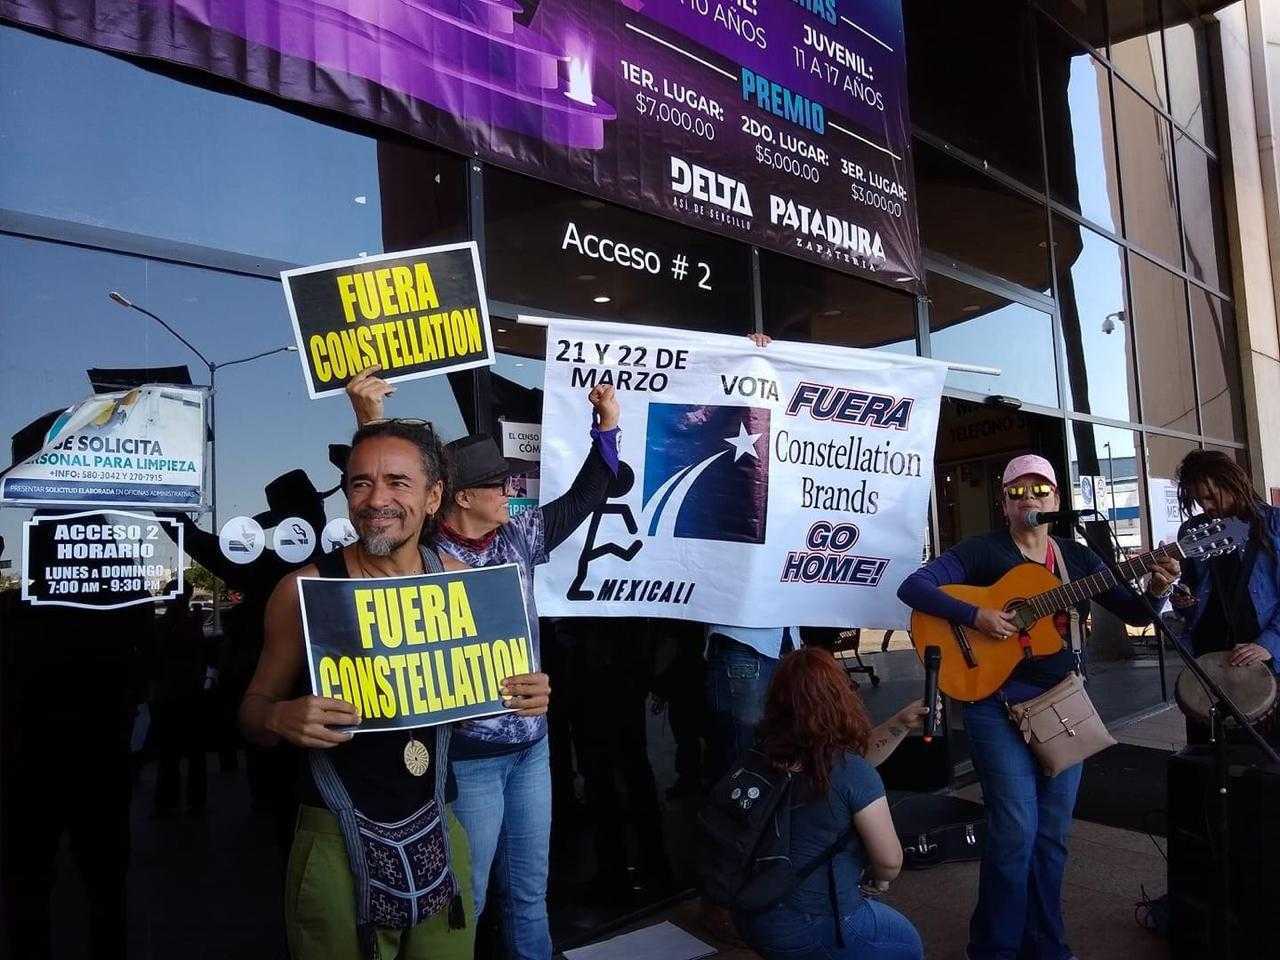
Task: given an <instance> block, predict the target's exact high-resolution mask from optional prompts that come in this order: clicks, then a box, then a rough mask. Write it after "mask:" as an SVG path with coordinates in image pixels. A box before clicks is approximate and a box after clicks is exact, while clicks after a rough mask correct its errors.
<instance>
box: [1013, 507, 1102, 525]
mask: <svg viewBox="0 0 1280 960" xmlns="http://www.w3.org/2000/svg"><path fill="white" fill-rule="evenodd" d="M1097 512H1098V511H1097V510H1092V509H1090V510H1028V511H1027V512H1026V513H1025V514H1023V518H1024V519H1025V520H1026V522H1027V526H1028V527H1038V526H1041V525H1043V524H1046V523H1053V522H1054V521H1056V520H1079V519H1080V518H1081V517H1087V516H1089V514H1096V513H1097Z"/></svg>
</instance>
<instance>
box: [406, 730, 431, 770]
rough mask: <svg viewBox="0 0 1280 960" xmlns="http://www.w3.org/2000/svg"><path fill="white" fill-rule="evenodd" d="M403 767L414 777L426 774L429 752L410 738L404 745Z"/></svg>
mask: <svg viewBox="0 0 1280 960" xmlns="http://www.w3.org/2000/svg"><path fill="white" fill-rule="evenodd" d="M404 765H405V767H406V768H407V769H408V771H409V772H410V773H412V774H413V775H414V776H415V777H420V776H422V775H423V774H424V773H426V772H427V767H429V766H431V752H430V751H429V750H427V745H426V744H425V743H423V742H422V741H420V740H415V739H413V738H412V737H410V738H409V742H408V743H406V744H405V745H404Z"/></svg>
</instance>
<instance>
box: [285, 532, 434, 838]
mask: <svg viewBox="0 0 1280 960" xmlns="http://www.w3.org/2000/svg"><path fill="white" fill-rule="evenodd" d="M422 551H423V557H422V562H423V565H424V567H425V569H426V572H427V573H439V572H441V571H442V570H443V569H444V567H443V565H442V564H441V562H440V558H439V556H438V555H437V554H436V553H435V552H434V551H428V550H427V549H426V548H422ZM316 571H317V573H318V575H319V576H321V577H329V578H334V579H347V578H349V577H350V576H351V574H350V573H349V572H348V571H347V563H346V559H345V558H344V556H343V551H342V550H334V551H333V552H332V553H327V554H325V555H324V556H322V557H320V558H319V559H317V560H316ZM310 692H311V691H310V690H303V691H302V692H301V693H300V694H299V695H303V694H306V693H310ZM439 733H440V731H439V730H438V728H436V727H420V728H418V729H416V730H412V731H410V730H393V731H378V732H374V733H357V734H356V735H355V736H354V737H352V738H351V739H350V740H349V741H348V742H346V743H344V744H341V745H340V746H337V747H333V748H331V749H329V750H328V751H327V753H328V755H329V759H330V760H331V761H333V767H334V769H335V770H336V771H337V772H338V776H339V777H340V778H341V779H342V783H343V785H344V786H345V787H346V788H347V793H349V794H350V795H351V801H352V804H353V805H354V806H355V808H356V809H357V810H359V811H360V812H361V813H363V814H364V815H365V816H366V817H369V818H370V819H372V820H377V821H380V822H382V823H395V822H397V821H400V820H403V819H404V818H405V817H408V816H410V815H411V814H413V813H415V812H416V811H417V810H419V809H420V808H421V807H422V806H423V805H424V804H426V803H427V802H428V801H429V800H431V799H432V797H433V795H434V792H435V785H436V764H437V763H440V762H445V761H446V757H445V756H444V754H445V753H446V752H447V748H446V749H445V750H441V749H438V747H439V745H440V742H441V739H442V738H441V737H440V736H439ZM411 734H412V736H413V738H414V739H416V740H418V741H419V742H421V743H424V744H426V747H427V749H428V750H429V751H430V752H431V763H430V766H429V767H428V768H427V772H426V773H425V774H423V775H422V776H420V777H415V776H414V775H413V774H411V773H410V772H409V770H408V768H407V767H405V765H404V748H405V744H407V743H408V742H409V738H410V735H411ZM300 766H301V768H302V783H301V786H300V790H301V799H302V802H303V803H305V804H307V805H308V806H312V807H319V808H320V809H322V810H323V809H325V803H324V799H323V798H322V797H321V796H320V790H319V788H317V787H316V784H315V780H314V778H313V777H312V774H311V764H309V763H303V764H301V765H300ZM447 793H448V791H447V790H446V794H447ZM441 799H442V800H444V801H445V802H448V799H449V798H448V796H447V795H446V796H445V797H442V798H441Z"/></svg>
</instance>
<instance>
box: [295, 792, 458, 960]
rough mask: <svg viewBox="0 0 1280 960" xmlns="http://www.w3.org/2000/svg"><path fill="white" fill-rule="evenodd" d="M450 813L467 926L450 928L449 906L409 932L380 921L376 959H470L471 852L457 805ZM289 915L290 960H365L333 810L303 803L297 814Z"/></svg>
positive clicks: (455, 868)
mask: <svg viewBox="0 0 1280 960" xmlns="http://www.w3.org/2000/svg"><path fill="white" fill-rule="evenodd" d="M446 816H447V818H448V824H449V854H450V862H451V864H452V866H453V873H454V876H455V877H457V880H458V885H459V886H460V887H461V888H462V903H463V907H464V910H465V913H466V917H467V925H466V928H465V929H462V930H450V929H449V911H447V910H445V911H443V912H441V913H439V914H437V915H436V916H434V917H432V918H431V919H430V920H424V921H422V923H420V924H418V925H417V926H416V927H410V928H409V929H408V930H387V929H384V928H382V927H379V928H378V958H379V960H471V957H472V953H473V950H474V947H475V939H476V911H475V899H474V898H473V896H472V890H471V852H470V848H469V847H468V846H467V835H466V833H465V832H463V829H462V824H460V823H459V822H458V821H457V818H455V817H454V815H453V810H452V809H450V810H448V812H447V814H446ZM284 914H285V929H286V932H287V934H288V938H289V953H290V955H291V956H292V957H293V960H367V958H365V957H363V956H361V954H360V941H359V938H358V937H357V935H356V900H355V884H354V882H353V881H352V878H351V866H350V862H349V861H348V860H347V848H346V845H345V844H344V843H343V842H342V832H341V831H340V830H339V829H338V821H337V819H336V818H335V817H334V816H333V814H331V813H330V812H329V811H328V810H321V809H319V808H317V807H307V806H304V807H302V808H301V810H300V812H299V814H298V828H297V830H296V831H295V832H294V835H293V849H292V850H290V851H289V878H288V883H287V886H286V888H285V903H284Z"/></svg>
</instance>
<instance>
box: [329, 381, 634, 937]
mask: <svg viewBox="0 0 1280 960" xmlns="http://www.w3.org/2000/svg"><path fill="white" fill-rule="evenodd" d="M377 371H378V368H377V367H374V368H372V369H371V370H368V371H365V372H364V373H362V374H361V375H359V376H357V377H356V378H355V379H354V380H352V382H351V383H350V384H349V385H348V387H347V393H348V396H349V397H350V398H351V404H352V406H353V407H354V408H355V413H356V419H357V421H358V422H359V423H361V424H367V423H376V422H378V421H379V420H380V418H381V417H382V408H383V401H384V400H385V399H386V397H388V396H390V395H391V394H392V393H394V392H395V387H393V386H391V385H390V384H388V383H386V382H384V381H382V380H380V379H378V378H377V377H376V376H374V374H376V373H377ZM587 399H588V401H589V403H590V404H591V407H592V410H593V414H594V419H595V424H594V426H593V427H592V429H591V436H592V438H593V442H592V447H591V450H590V452H589V453H588V455H587V459H586V461H585V462H584V463H583V465H582V468H581V470H579V472H578V475H577V477H576V478H575V480H574V483H573V484H572V486H571V487H570V489H569V490H568V491H567V492H566V493H565V495H564V496H562V497H560V498H558V499H557V500H555V501H553V502H551V503H548V504H545V505H543V506H541V507H538V508H536V509H533V510H528V511H525V512H524V513H522V514H520V515H519V516H518V517H515V518H514V519H513V518H512V517H511V515H510V513H509V512H508V509H507V496H506V492H505V490H504V486H505V482H506V479H507V477H508V475H509V474H510V468H509V466H508V464H507V461H506V460H505V459H504V458H503V457H502V455H501V451H500V450H499V448H498V446H497V444H496V443H494V441H493V440H492V439H490V438H489V437H484V436H472V437H466V438H463V439H461V440H456V441H454V442H453V443H451V444H450V445H449V451H450V453H451V454H452V459H453V462H454V478H453V479H454V490H453V492H452V496H451V498H450V500H449V502H448V504H447V506H446V507H445V508H444V509H443V516H442V521H441V524H440V529H439V531H438V533H437V536H436V539H435V543H436V545H437V546H438V547H439V549H440V550H441V551H442V552H444V553H446V554H448V555H450V556H452V557H456V558H458V559H459V560H461V561H465V562H466V563H468V564H470V565H471V566H475V567H490V566H494V565H497V564H505V563H516V564H518V565H519V566H520V568H521V571H522V573H523V584H524V590H525V600H526V604H527V606H528V609H529V622H530V629H531V632H532V644H533V649H534V652H535V656H536V655H537V649H538V632H537V612H536V608H535V606H534V599H533V568H534V567H535V566H536V565H537V564H540V563H544V562H546V560H547V559H548V556H549V554H550V552H551V551H552V550H553V549H555V547H556V546H558V545H559V544H560V543H561V542H562V541H563V540H564V539H565V538H566V537H567V536H568V535H569V534H570V533H571V532H572V531H573V530H575V529H576V528H577V527H578V526H579V525H580V524H581V523H582V522H583V521H584V520H585V519H586V518H587V517H588V516H589V515H590V513H591V511H592V510H593V509H595V508H596V507H598V506H599V505H600V504H601V503H603V502H604V500H605V498H606V496H607V493H608V485H609V481H610V480H611V479H612V478H613V477H614V476H615V475H616V474H617V472H618V413H619V409H618V401H617V399H616V397H615V395H614V390H613V387H612V386H598V387H595V388H594V389H593V390H591V392H590V393H589V394H588V396H587ZM509 682H510V683H511V684H512V688H513V689H514V690H516V691H517V692H520V693H524V694H526V695H530V694H532V695H535V696H538V697H540V698H545V697H546V696H547V695H548V694H549V693H550V688H549V685H548V684H547V678H546V675H545V674H541V673H535V674H530V675H528V676H525V677H520V676H517V677H512V678H510V681H509ZM546 734H547V725H546V721H545V719H544V718H543V717H542V716H540V715H539V716H533V717H531V716H529V715H528V711H521V712H520V713H518V714H516V715H511V714H507V715H504V716H497V717H490V718H486V719H483V720H472V721H468V722H466V723H463V724H460V725H459V727H458V730H457V732H456V733H455V735H454V738H453V740H452V743H451V746H450V754H449V759H450V762H451V764H452V767H453V772H454V778H455V780H456V781H457V784H458V799H457V802H456V804H455V806H454V812H455V813H456V814H457V816H458V818H459V819H460V820H461V821H462V824H463V826H464V827H465V828H466V832H467V837H468V839H469V840H470V842H471V855H472V864H473V866H474V874H473V882H474V885H475V899H476V912H477V913H479V912H480V911H481V910H483V909H484V902H485V899H486V894H487V887H488V881H489V879H490V869H491V867H494V866H495V864H496V869H494V871H493V879H494V881H495V883H496V884H497V887H496V889H495V893H496V894H497V901H498V902H499V903H500V905H501V907H502V928H503V936H504V939H505V943H506V949H507V953H508V955H510V956H511V957H515V958H519V960H549V958H550V957H551V935H550V930H549V927H548V922H547V907H546V893H547V871H548V863H549V859H550V841H551V767H550V751H549V749H548V745H547V738H546Z"/></svg>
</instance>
